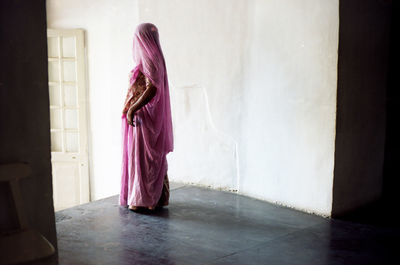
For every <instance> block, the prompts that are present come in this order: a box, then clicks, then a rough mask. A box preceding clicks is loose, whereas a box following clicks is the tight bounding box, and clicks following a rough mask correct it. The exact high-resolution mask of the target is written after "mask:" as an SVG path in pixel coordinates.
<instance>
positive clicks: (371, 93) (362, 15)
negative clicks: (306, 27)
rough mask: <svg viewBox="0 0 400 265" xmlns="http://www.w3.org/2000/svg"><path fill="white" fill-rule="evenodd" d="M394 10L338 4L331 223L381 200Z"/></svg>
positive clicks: (383, 5) (382, 4) (383, 4)
mask: <svg viewBox="0 0 400 265" xmlns="http://www.w3.org/2000/svg"><path fill="white" fill-rule="evenodd" d="M391 10H392V5H391V2H390V1H380V0H368V1H363V0H351V1H340V7H339V13H340V28H339V61H338V90H337V121H336V146H335V149H336V151H335V169H334V185H333V205H332V216H333V217H339V216H343V215H345V214H348V213H351V211H353V210H354V209H357V208H360V207H361V208H362V207H363V206H365V205H367V204H368V203H370V202H371V203H372V202H374V201H376V200H378V199H379V198H380V197H381V191H382V169H383V163H384V155H385V154H384V146H385V131H386V115H387V114H386V87H387V72H388V69H389V68H388V62H389V46H390V23H391ZM355 51H357V52H355ZM388 115H389V118H390V117H391V114H390V113H389V114H388ZM389 129H390V124H389ZM386 158H387V153H386ZM373 205H375V204H374V203H373ZM374 207H375V206H374ZM378 208H379V207H378Z"/></svg>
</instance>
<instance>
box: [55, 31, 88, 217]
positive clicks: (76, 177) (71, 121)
mask: <svg viewBox="0 0 400 265" xmlns="http://www.w3.org/2000/svg"><path fill="white" fill-rule="evenodd" d="M47 44H48V61H49V62H48V64H49V97H50V130H51V132H50V134H51V162H52V173H53V198H54V208H55V211H58V210H62V209H65V208H68V207H72V206H75V205H78V204H82V203H86V202H89V167H88V143H87V121H86V102H87V100H86V87H85V84H86V81H85V63H84V62H85V57H84V52H85V50H84V31H83V30H81V29H73V30H58V29H48V30H47Z"/></svg>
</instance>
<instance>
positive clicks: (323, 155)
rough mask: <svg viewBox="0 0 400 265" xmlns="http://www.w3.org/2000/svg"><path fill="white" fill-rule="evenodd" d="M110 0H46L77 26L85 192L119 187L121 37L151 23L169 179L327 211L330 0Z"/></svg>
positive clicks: (51, 13) (124, 63) (333, 30)
mask: <svg viewBox="0 0 400 265" xmlns="http://www.w3.org/2000/svg"><path fill="white" fill-rule="evenodd" d="M111 2H112V1H105V0H104V1H89V0H86V1H79V2H78V1H72V2H71V1H68V2H67V1H65V0H63V1H54V0H53V1H48V21H49V27H50V26H51V27H81V28H85V29H86V30H87V33H88V35H87V36H88V52H89V56H88V62H89V64H88V67H89V79H90V83H89V91H90V101H91V102H90V106H91V107H90V108H91V113H90V117H91V124H90V126H91V128H92V132H91V137H92V154H91V158H92V160H91V161H92V167H91V169H92V172H91V178H92V192H93V198H94V199H98V198H101V197H105V196H108V195H113V194H116V193H118V192H119V189H118V188H119V177H120V146H119V145H120V133H119V130H120V109H121V104H122V101H123V98H124V96H125V92H126V85H127V78H126V76H127V73H128V71H129V67H130V66H131V49H130V47H131V37H132V32H133V30H134V28H135V26H136V24H137V23H139V22H152V23H154V24H156V25H157V27H158V28H159V30H160V41H161V45H162V48H163V51H164V55H165V58H166V64H167V69H168V74H169V81H170V91H171V104H172V111H173V124H174V136H175V151H174V152H173V153H170V155H169V156H168V161H169V177H170V179H171V180H175V181H184V182H187V183H196V184H199V185H209V186H211V187H213V188H222V189H229V190H238V191H239V193H242V194H247V195H251V196H253V197H257V198H260V199H264V200H269V201H273V202H278V203H281V204H285V205H288V206H292V207H295V208H299V209H302V210H306V211H311V212H315V213H318V214H322V215H329V213H330V210H331V200H332V179H333V162H334V160H333V154H334V137H335V135H334V132H335V107H336V75H337V67H336V66H337V43H338V39H337V33H338V32H337V31H338V1H337V0H336V1H328V0H326V1H319V0H308V1H307V0H302V1H299V0H292V1H289V0H285V1H245V0H235V1H227V0H225V1H222V0H221V1H195V0H189V1H172V0H170V1H158V0H152V1H143V0H138V2H133V1H132V2H131V1H122V2H118V4H116V2H113V3H114V5H112V4H111ZM88 3H93V6H92V7H91V8H92V9H93V11H90V10H91V9H90V8H88V7H87V6H88V5H89V4H88ZM94 3H95V4H94ZM66 6H67V7H68V8H67V10H69V11H68V12H67V11H65V10H66V9H65V7H66ZM99 14H100V15H99ZM61 17H62V18H61Z"/></svg>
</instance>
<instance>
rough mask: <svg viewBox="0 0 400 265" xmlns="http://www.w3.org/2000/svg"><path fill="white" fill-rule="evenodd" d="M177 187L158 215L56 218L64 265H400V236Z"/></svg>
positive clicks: (98, 204) (88, 210)
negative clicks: (398, 260) (168, 202)
mask: <svg viewBox="0 0 400 265" xmlns="http://www.w3.org/2000/svg"><path fill="white" fill-rule="evenodd" d="M170 185H171V195H170V205H168V206H166V207H165V208H162V209H158V210H156V212H149V211H148V210H147V211H142V212H133V211H131V210H129V209H127V208H125V207H122V206H119V205H118V196H112V197H109V198H106V199H102V200H98V201H95V202H91V203H88V204H84V205H81V206H77V207H73V208H70V209H66V210H63V211H59V212H56V219H57V220H56V221H57V235H58V247H59V261H60V264H130V265H131V264H280V265H284V264H307V265H316V264H352V265H358V264H399V263H397V262H395V261H396V259H395V258H397V257H398V255H397V254H398V253H397V252H399V246H400V245H399V241H398V240H399V238H400V230H399V229H397V228H394V227H391V226H384V225H371V224H362V223H358V222H357V223H356V222H351V221H343V220H334V219H328V218H322V217H318V216H315V215H310V214H306V213H302V212H299V211H295V210H291V209H287V208H284V207H279V206H276V205H273V204H270V203H267V202H263V201H260V200H256V199H252V198H249V197H245V196H241V195H237V194H233V193H230V192H223V191H216V190H211V189H206V188H199V187H195V186H189V185H182V184H178V183H173V182H171V183H170Z"/></svg>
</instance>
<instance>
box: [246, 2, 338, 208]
mask: <svg viewBox="0 0 400 265" xmlns="http://www.w3.org/2000/svg"><path fill="white" fill-rule="evenodd" d="M254 3H255V5H254V6H253V9H252V12H251V15H249V17H250V18H251V20H250V26H249V28H250V32H249V46H248V49H246V51H247V54H248V56H246V58H247V60H246V61H245V64H246V65H247V66H248V67H246V73H245V83H244V87H243V89H244V90H245V91H246V92H245V93H244V99H243V105H244V106H245V107H244V108H243V109H244V111H243V116H242V127H241V128H242V130H241V132H242V133H241V138H240V141H239V142H240V150H241V151H240V157H241V161H240V165H241V171H240V173H241V179H240V191H241V192H242V193H245V194H248V195H252V196H255V197H258V198H261V199H266V200H268V201H274V202H277V203H280V204H284V205H288V206H292V207H295V208H298V209H302V210H305V211H309V212H314V213H318V214H321V215H329V214H330V211H331V206H332V185H333V167H334V148H335V142H334V140H335V117H336V114H335V110H336V88H337V50H338V26H339V25H338V1H320V0H303V1H299V0H285V1H278V0H274V1H272V0H270V1H255V2H254Z"/></svg>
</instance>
